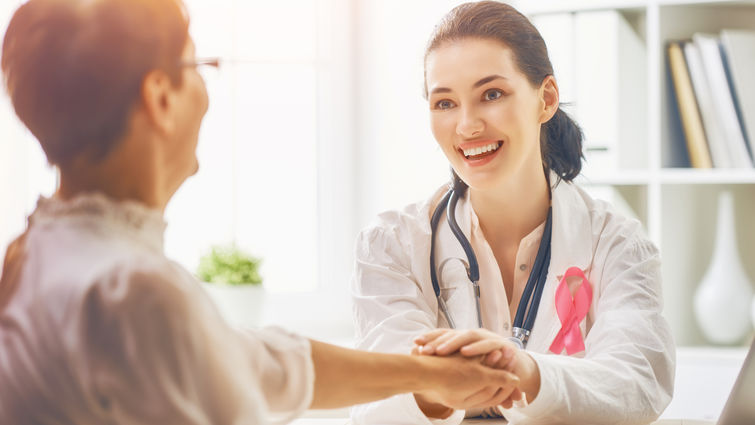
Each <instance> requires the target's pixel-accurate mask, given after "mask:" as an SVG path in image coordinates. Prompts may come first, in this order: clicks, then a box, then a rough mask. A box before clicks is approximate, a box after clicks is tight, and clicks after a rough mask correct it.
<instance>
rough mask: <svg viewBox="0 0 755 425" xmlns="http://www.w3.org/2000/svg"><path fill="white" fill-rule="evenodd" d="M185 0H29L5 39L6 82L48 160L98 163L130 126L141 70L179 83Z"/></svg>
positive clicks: (3, 64)
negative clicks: (158, 72) (160, 73)
mask: <svg viewBox="0 0 755 425" xmlns="http://www.w3.org/2000/svg"><path fill="white" fill-rule="evenodd" d="M188 26H189V22H188V15H187V13H186V10H185V7H184V5H183V3H182V2H181V0H97V1H91V0H29V1H28V2H26V3H25V4H23V5H22V6H20V7H19V8H18V9H17V10H16V12H15V13H14V15H13V18H12V19H11V21H10V23H9V24H8V29H7V31H6V33H5V38H4V40H3V52H2V61H1V62H0V65H1V67H2V72H3V74H4V78H3V79H4V82H5V86H6V88H7V90H8V93H9V94H10V98H11V101H12V103H13V107H14V109H15V111H16V114H17V115H18V117H19V118H20V119H21V121H22V122H23V123H24V124H25V125H26V126H27V127H28V128H29V130H31V132H32V134H34V136H35V137H36V138H37V140H39V143H40V144H41V145H42V149H43V150H44V151H45V154H46V155H47V160H48V161H49V162H50V163H51V164H55V165H61V166H63V167H66V166H68V165H70V163H71V162H72V161H73V159H75V158H77V157H79V156H80V155H86V157H87V159H89V160H93V161H100V160H102V159H103V158H105V157H106V156H107V154H108V153H109V152H110V151H111V150H112V149H113V147H114V145H115V144H116V143H117V142H118V141H119V140H121V138H122V137H123V136H124V135H125V133H126V131H127V130H128V124H129V123H128V121H129V119H130V117H131V112H132V110H133V107H134V105H135V104H136V103H137V101H138V99H139V97H140V95H141V85H142V81H143V79H144V76H145V75H146V74H147V73H148V72H150V71H152V70H155V69H159V70H163V71H164V72H165V73H166V74H167V75H168V76H169V78H170V79H171V82H172V83H173V85H174V86H177V87H178V86H180V85H181V83H182V81H181V75H182V72H181V64H180V61H181V57H182V53H183V50H184V47H185V46H186V42H187V40H188V37H189V32H188Z"/></svg>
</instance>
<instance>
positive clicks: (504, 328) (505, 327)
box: [503, 323, 509, 331]
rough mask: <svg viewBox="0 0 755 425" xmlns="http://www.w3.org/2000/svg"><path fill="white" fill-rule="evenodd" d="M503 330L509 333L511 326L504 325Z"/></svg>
mask: <svg viewBox="0 0 755 425" xmlns="http://www.w3.org/2000/svg"><path fill="white" fill-rule="evenodd" d="M503 330H504V331H507V330H509V324H508V323H504V324H503Z"/></svg>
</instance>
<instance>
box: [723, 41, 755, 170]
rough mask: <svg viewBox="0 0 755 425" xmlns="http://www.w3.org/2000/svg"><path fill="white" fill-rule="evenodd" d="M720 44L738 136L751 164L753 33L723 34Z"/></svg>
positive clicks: (754, 149)
mask: <svg viewBox="0 0 755 425" xmlns="http://www.w3.org/2000/svg"><path fill="white" fill-rule="evenodd" d="M721 43H722V44H723V47H724V49H723V51H724V59H725V60H724V64H725V65H726V66H727V69H728V71H729V72H728V76H729V80H730V84H731V87H732V89H733V90H732V91H733V92H734V98H735V99H734V100H735V105H736V106H737V107H738V108H737V109H738V115H739V119H740V123H741V125H742V132H743V134H744V136H745V140H746V141H747V142H748V144H749V148H750V155H751V157H752V158H753V160H755V31H745V30H723V31H721Z"/></svg>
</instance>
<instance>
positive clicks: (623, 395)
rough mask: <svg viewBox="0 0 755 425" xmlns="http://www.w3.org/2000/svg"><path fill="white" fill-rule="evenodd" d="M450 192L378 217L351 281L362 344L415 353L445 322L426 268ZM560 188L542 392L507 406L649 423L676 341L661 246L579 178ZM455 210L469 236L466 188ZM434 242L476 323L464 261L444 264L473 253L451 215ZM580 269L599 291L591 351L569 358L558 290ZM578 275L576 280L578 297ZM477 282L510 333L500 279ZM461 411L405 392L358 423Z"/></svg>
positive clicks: (500, 327)
mask: <svg viewBox="0 0 755 425" xmlns="http://www.w3.org/2000/svg"><path fill="white" fill-rule="evenodd" d="M551 181H552V182H553V181H556V178H555V176H553V175H552V178H551ZM446 190H447V187H445V186H444V187H443V188H441V189H440V190H438V192H436V193H435V194H434V195H433V196H432V198H431V199H430V200H428V201H426V202H423V203H418V204H412V205H410V206H408V207H407V208H405V209H404V210H402V211H388V212H385V213H382V214H381V215H380V216H379V217H378V220H377V221H376V222H375V223H374V224H373V225H371V226H370V227H368V228H367V229H365V230H364V231H362V233H361V234H360V235H359V238H358V239H357V244H356V266H355V274H354V277H353V281H352V291H353V301H354V318H355V325H356V329H357V339H358V341H357V348H360V349H365V350H370V351H380V352H394V353H407V352H409V350H410V349H411V347H412V345H413V343H412V340H413V338H414V337H416V336H418V335H421V334H423V333H424V332H426V331H428V330H430V329H434V328H439V327H448V324H447V323H446V320H445V318H444V317H443V315H442V313H441V312H440V310H439V308H438V302H437V300H436V298H435V293H434V291H433V287H432V284H431V280H430V270H429V255H430V234H431V232H430V215H431V214H432V212H433V210H434V208H435V206H436V205H437V203H438V202H439V200H440V198H441V196H442V195H443V193H445V191H446ZM552 194H553V198H552V206H553V230H552V241H551V243H552V244H551V249H552V258H551V263H550V266H549V269H548V276H547V280H546V286H545V289H544V292H543V295H542V299H541V302H540V307H539V311H538V315H537V319H536V321H535V324H534V327H533V329H532V334H531V337H530V339H529V343H528V346H527V350H528V352H529V353H530V354H531V355H532V357H533V358H534V359H535V361H536V362H537V363H538V366H539V368H540V375H541V386H540V392H539V394H538V396H537V398H536V399H535V400H534V401H533V402H532V403H531V404H529V405H528V406H525V407H519V408H513V409H509V410H507V411H505V416H506V418H507V419H508V420H509V421H510V422H511V423H575V424H577V423H578V424H610V423H648V422H651V421H653V420H654V419H656V418H657V417H658V416H659V415H660V413H661V412H662V411H663V409H664V408H665V407H666V406H667V405H668V403H669V402H670V400H671V395H672V392H673V382H674V369H675V348H674V343H673V340H672V337H671V334H670V331H669V326H668V324H667V322H666V320H665V319H664V318H663V316H662V315H661V311H662V294H661V275H660V258H659V254H658V250H657V248H656V247H655V246H654V245H653V244H652V243H651V242H650V241H649V240H648V239H647V238H646V237H645V236H644V234H643V232H642V230H641V226H640V223H639V222H637V221H636V220H632V219H627V218H625V217H623V216H621V215H619V214H617V213H616V212H615V211H614V210H613V209H612V207H611V206H610V205H609V204H607V203H605V202H603V201H599V200H594V199H592V198H590V196H589V195H587V194H586V193H585V192H584V191H583V190H582V189H580V188H578V187H577V186H575V185H573V184H570V183H567V182H564V181H561V182H560V183H558V184H556V185H555V187H554V188H553V190H552ZM457 218H458V220H459V225H460V227H461V229H462V230H463V231H464V233H465V234H466V235H467V237H469V235H470V230H471V226H472V220H476V216H475V215H474V212H473V211H472V208H471V204H470V202H469V199H468V196H467V198H466V199H461V200H460V201H459V204H458V205H457ZM436 244H437V245H436V249H437V251H438V252H437V253H436V264H438V265H439V273H440V275H441V285H442V289H441V292H442V296H443V297H444V298H446V301H447V303H448V305H449V309H450V310H451V314H452V316H453V318H454V320H455V321H456V322H457V327H458V328H469V327H476V318H475V317H476V311H475V304H474V298H473V294H472V291H471V289H470V287H471V284H470V283H469V280H468V279H467V277H466V274H465V272H464V268H463V265H462V264H461V262H459V261H446V260H448V259H453V258H466V257H465V255H464V253H463V251H462V250H461V247H460V245H459V243H458V242H457V241H456V239H455V238H454V237H453V236H452V234H451V233H450V228H449V227H448V224H447V223H446V221H445V219H443V220H441V222H440V224H439V226H438V236H437V239H436ZM477 256H478V258H479V262H480V264H481V265H482V264H483V263H485V262H492V264H496V263H495V257H494V256H493V255H492V252H490V251H489V250H488V251H485V250H483V252H477ZM488 264H490V263H488ZM572 266H576V267H579V268H580V269H582V270H584V271H585V274H586V276H587V278H588V280H589V282H590V283H591V285H592V288H593V298H592V304H591V307H590V311H589V313H588V315H587V317H586V318H585V319H583V320H582V322H581V323H580V329H581V332H582V335H584V336H585V338H584V342H585V347H586V349H585V351H583V352H580V353H577V354H575V355H573V356H568V355H566V353H565V352H563V353H561V354H560V355H555V354H552V353H550V352H549V348H550V346H551V343H552V342H553V340H554V338H555V337H556V335H557V333H558V331H559V330H560V328H561V323H560V321H559V319H558V316H557V313H556V309H555V298H554V294H555V290H556V287H557V285H558V283H559V282H560V278H561V276H562V275H563V274H564V272H565V271H566V270H567V269H568V268H569V267H572ZM496 267H497V266H496ZM579 283H580V282H579V281H577V282H571V281H569V285H570V289H571V290H572V293H573V292H574V290H575V289H576V288H574V284H579ZM480 290H481V294H482V295H481V304H482V308H481V310H482V318H483V325H484V327H485V328H487V329H490V330H492V331H493V332H496V333H499V334H501V335H510V333H511V330H510V325H509V322H510V318H509V317H508V315H507V314H504V311H506V310H505V309H503V304H504V303H505V302H506V295H505V292H504V291H505V290H504V288H503V285H501V284H500V280H498V282H494V279H487V280H485V279H481V280H480ZM464 413H465V412H464V411H457V412H455V413H454V414H453V415H451V416H450V417H449V418H447V419H444V420H436V419H433V420H430V419H428V418H426V417H425V416H424V414H423V413H422V412H421V411H420V410H419V407H418V406H417V404H416V402H415V401H414V397H413V396H412V395H411V394H404V395H399V396H395V397H392V398H389V399H386V400H383V401H379V402H374V403H369V404H364V405H360V406H357V407H355V408H354V409H353V410H352V419H353V421H354V423H355V424H380V425H390V424H429V423H438V424H449V425H450V424H458V423H460V422H461V421H462V419H463V417H464Z"/></svg>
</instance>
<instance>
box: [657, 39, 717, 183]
mask: <svg viewBox="0 0 755 425" xmlns="http://www.w3.org/2000/svg"><path fill="white" fill-rule="evenodd" d="M682 43H684V42H677V41H671V42H669V44H668V48H667V51H668V59H669V69H670V71H671V80H672V81H673V83H674V92H675V93H676V103H677V105H678V106H679V116H680V118H681V121H682V128H683V129H684V138H685V140H686V141H687V150H688V151H689V158H690V162H691V163H692V167H694V168H712V167H713V162H712V160H711V158H710V152H709V151H708V141H707V139H706V138H705V130H704V129H703V122H702V118H701V117H700V110H699V109H698V107H697V101H696V100H695V92H694V89H693V88H692V81H691V80H690V76H689V72H688V71H687V63H686V61H685V60H684V53H683V52H682V47H681V45H682Z"/></svg>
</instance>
